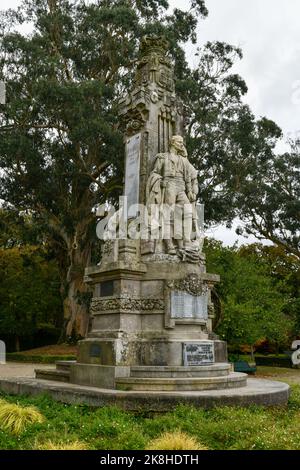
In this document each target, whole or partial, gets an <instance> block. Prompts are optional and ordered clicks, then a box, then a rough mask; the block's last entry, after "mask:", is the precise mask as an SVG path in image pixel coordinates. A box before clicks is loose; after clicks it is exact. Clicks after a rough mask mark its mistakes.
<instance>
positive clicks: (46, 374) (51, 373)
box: [35, 369, 70, 382]
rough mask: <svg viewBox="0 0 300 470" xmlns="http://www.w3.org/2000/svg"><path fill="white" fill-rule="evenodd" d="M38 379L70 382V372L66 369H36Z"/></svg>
mask: <svg viewBox="0 0 300 470" xmlns="http://www.w3.org/2000/svg"><path fill="white" fill-rule="evenodd" d="M35 376H36V378H37V379H42V380H54V381H59V382H70V372H69V371H65V370H55V369H54V370H53V369H35Z"/></svg>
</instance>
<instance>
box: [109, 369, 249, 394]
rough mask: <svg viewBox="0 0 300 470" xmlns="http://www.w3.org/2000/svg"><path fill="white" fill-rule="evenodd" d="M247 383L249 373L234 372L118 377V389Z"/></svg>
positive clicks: (185, 388) (181, 388)
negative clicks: (158, 376) (156, 376)
mask: <svg viewBox="0 0 300 470" xmlns="http://www.w3.org/2000/svg"><path fill="white" fill-rule="evenodd" d="M246 385H247V374H242V373H237V372H233V373H230V374H228V375H227V376H219V377H190V378H178V377H177V378H170V377H163V378H153V377H125V378H124V377H122V378H118V379H116V388H117V390H124V391H146V390H147V391H164V392H167V391H190V392H193V391H199V390H221V389H228V388H240V387H245V386H246Z"/></svg>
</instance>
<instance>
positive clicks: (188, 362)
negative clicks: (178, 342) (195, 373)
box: [183, 341, 215, 366]
mask: <svg viewBox="0 0 300 470" xmlns="http://www.w3.org/2000/svg"><path fill="white" fill-rule="evenodd" d="M214 362H215V352H214V343H213V341H199V342H198V343H184V344H183V365H184V366H205V365H209V364H214Z"/></svg>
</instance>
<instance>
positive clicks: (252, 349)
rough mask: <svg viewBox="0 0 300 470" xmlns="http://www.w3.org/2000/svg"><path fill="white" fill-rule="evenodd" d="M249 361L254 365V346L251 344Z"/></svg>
mask: <svg viewBox="0 0 300 470" xmlns="http://www.w3.org/2000/svg"><path fill="white" fill-rule="evenodd" d="M251 361H252V362H253V363H254V362H255V357H254V346H253V344H251Z"/></svg>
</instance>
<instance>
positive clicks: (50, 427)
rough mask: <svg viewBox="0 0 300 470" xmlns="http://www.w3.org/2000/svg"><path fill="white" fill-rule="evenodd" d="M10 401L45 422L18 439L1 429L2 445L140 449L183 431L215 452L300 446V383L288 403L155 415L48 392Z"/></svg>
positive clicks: (186, 408) (181, 408)
mask: <svg viewBox="0 0 300 470" xmlns="http://www.w3.org/2000/svg"><path fill="white" fill-rule="evenodd" d="M5 398H6V400H7V401H8V402H10V403H15V402H16V400H17V399H18V403H19V404H22V405H25V406H32V405H34V406H35V407H37V408H38V409H39V410H40V412H41V413H42V414H43V416H44V417H45V419H46V421H45V422H44V423H41V424H38V425H35V426H32V427H29V428H28V429H27V430H26V431H25V432H24V433H22V434H21V435H20V436H19V437H16V436H14V435H11V434H8V433H7V432H4V431H1V430H0V448H1V449H32V448H35V449H36V448H39V447H43V446H44V445H45V443H47V442H49V441H52V443H56V444H57V443H59V444H60V445H61V446H63V445H66V446H68V445H70V444H71V443H72V442H80V443H81V445H82V446H84V447H86V448H88V449H98V450H100V449H103V450H107V449H109V450H113V449H122V450H127V449H128V450H138V449H145V448H147V447H148V443H149V442H150V441H151V440H153V439H157V438H159V437H160V436H161V435H162V434H164V433H172V432H174V429H180V430H181V432H182V433H184V434H186V435H188V436H189V437H190V438H191V439H194V440H195V441H197V442H201V443H202V444H203V445H204V446H205V447H207V448H209V449H212V450H237V449H240V450H263V449H268V450H275V449H282V450H285V449H286V450H287V449H291V450H292V449H295V450H299V449H300V420H299V417H300V387H299V385H297V386H293V387H292V394H291V397H290V400H289V404H288V407H287V408H286V407H284V408H281V407H279V408H264V407H256V406H251V407H249V408H226V407H225V408H214V409H211V410H203V409H196V408H193V407H191V406H179V407H177V408H176V409H175V410H174V411H172V412H169V413H166V414H162V415H159V416H155V417H153V418H149V417H143V416H141V415H134V414H132V413H128V412H124V411H122V410H120V409H118V408H114V407H104V408H99V409H95V408H89V407H88V406H83V405H80V406H79V405H64V404H61V403H57V402H54V401H53V400H51V399H50V398H47V397H46V396H38V397H30V398H28V397H27V398H26V397H18V398H16V397H11V396H7V397H5Z"/></svg>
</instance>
